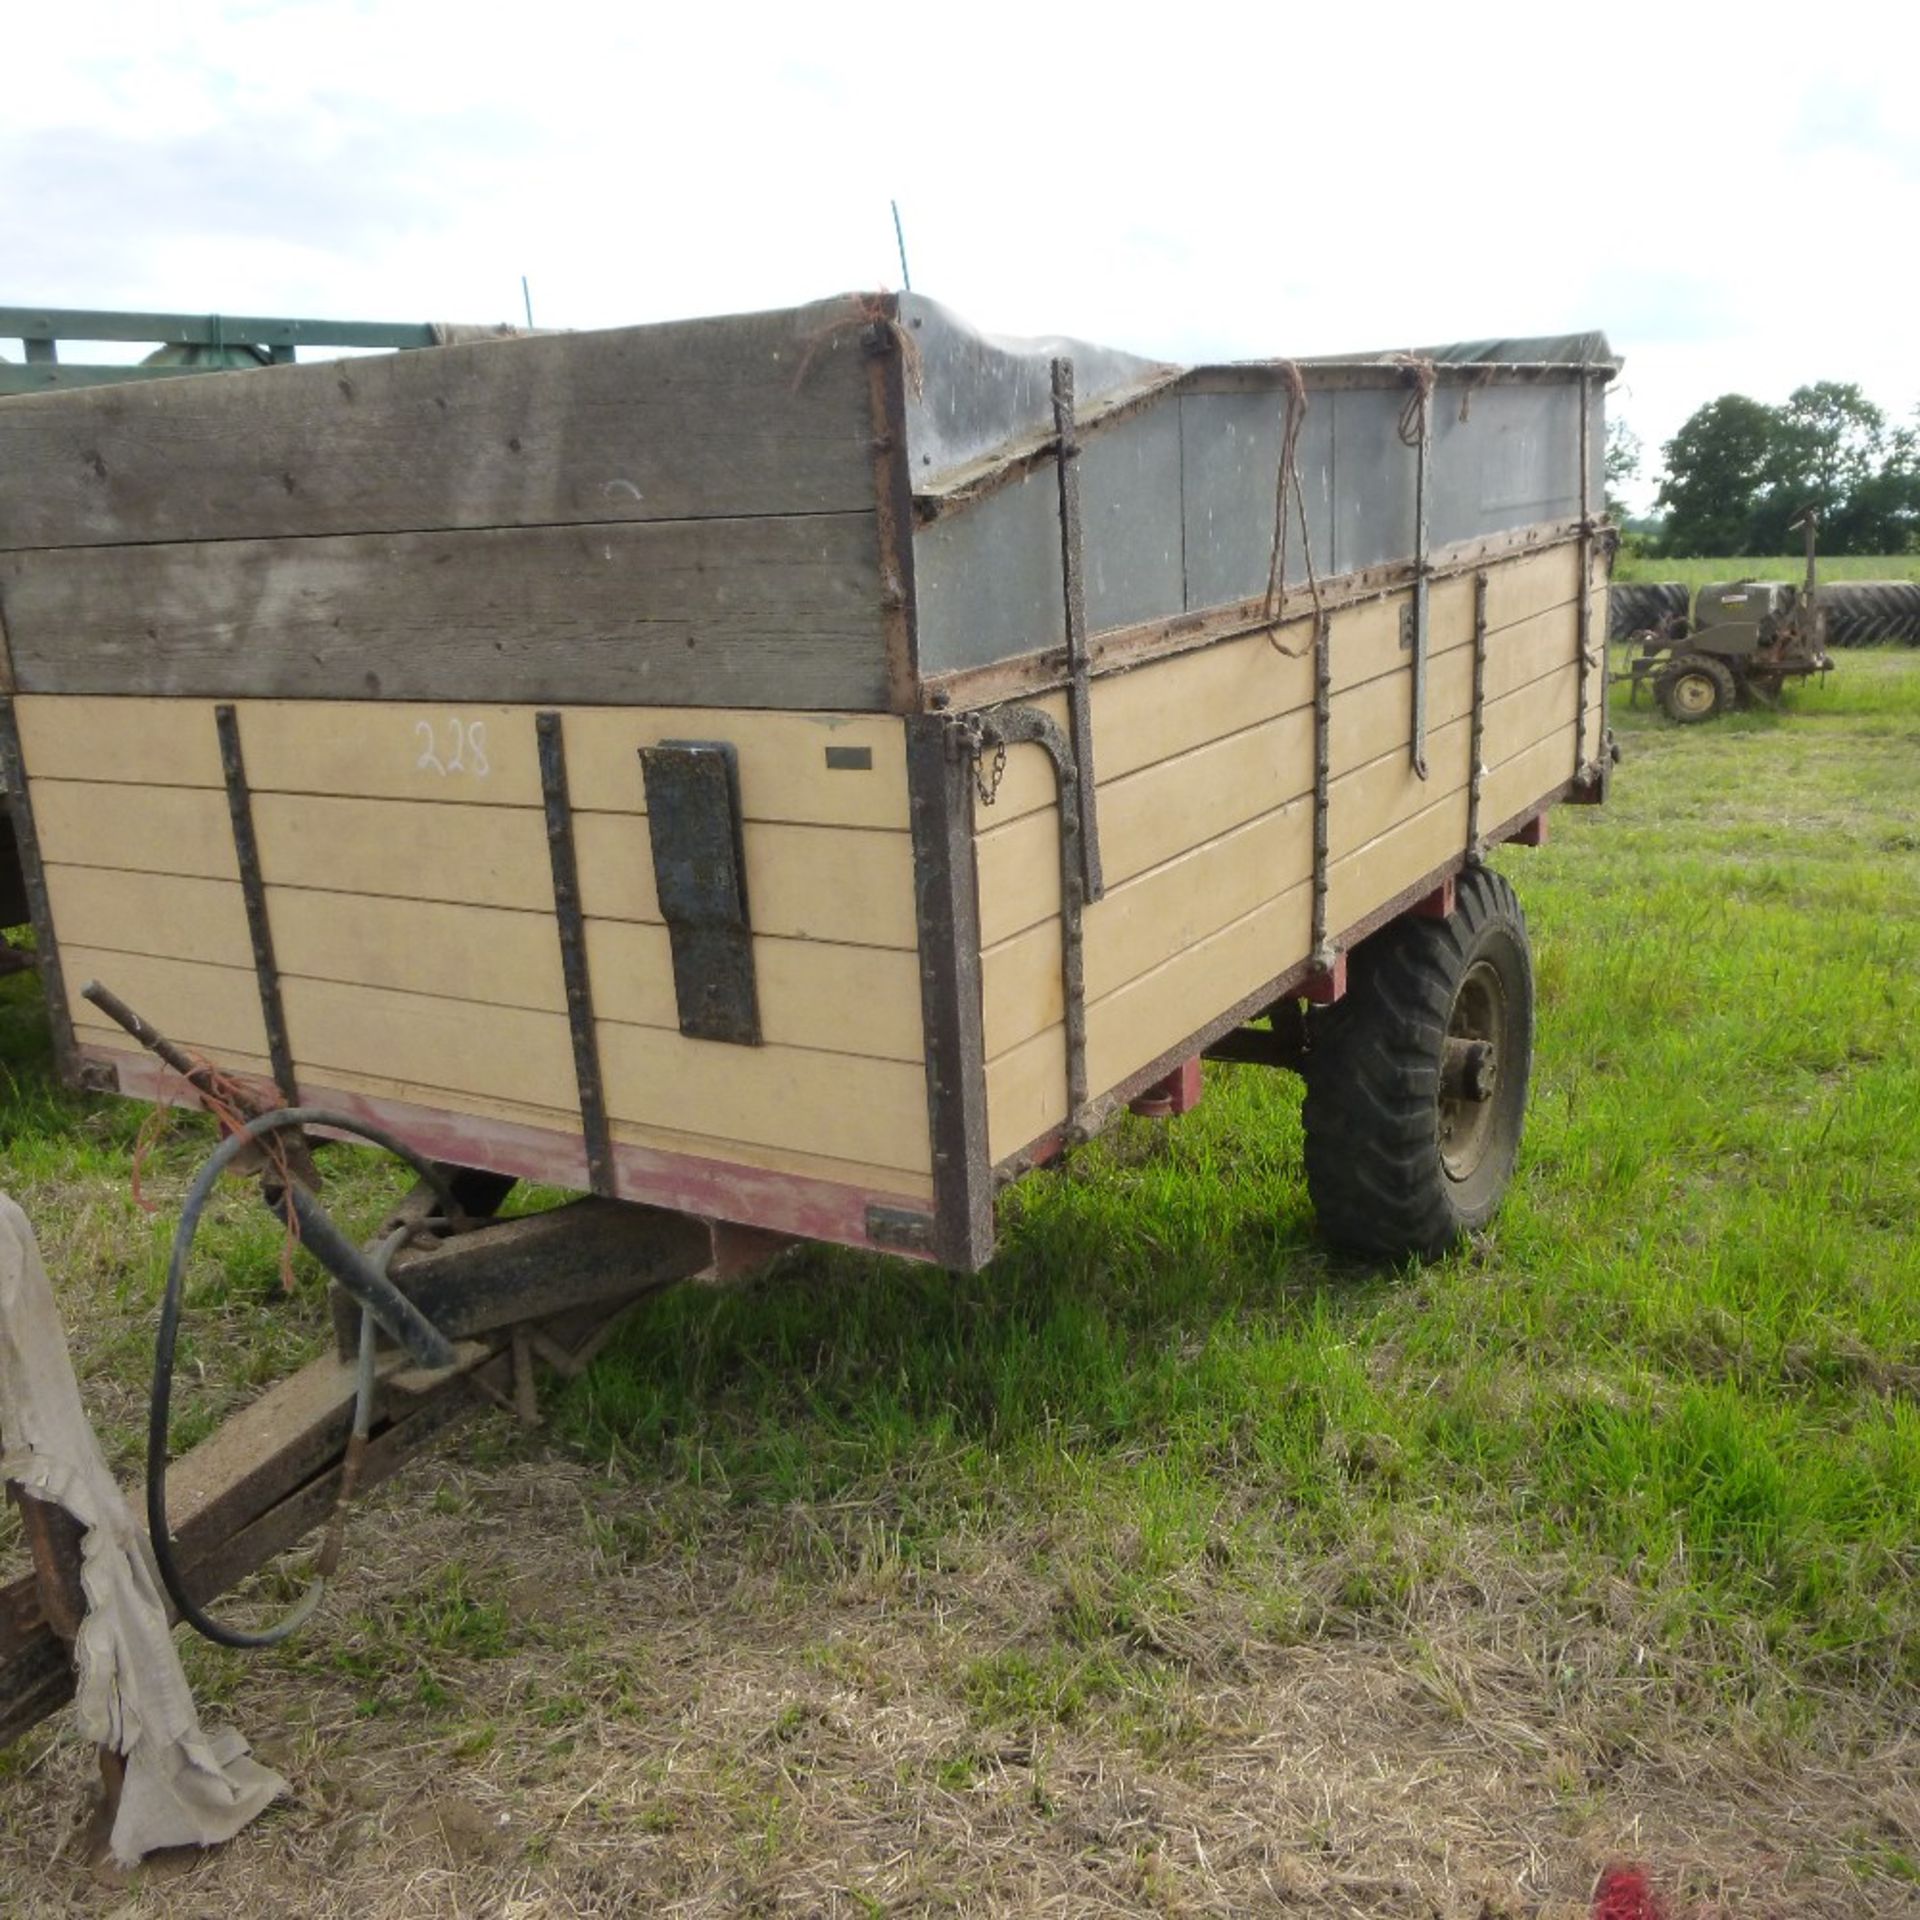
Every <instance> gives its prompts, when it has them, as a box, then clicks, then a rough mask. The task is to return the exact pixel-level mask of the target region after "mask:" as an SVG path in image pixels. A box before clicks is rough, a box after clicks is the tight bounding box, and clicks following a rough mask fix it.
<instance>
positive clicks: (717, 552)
mask: <svg viewBox="0 0 1920 1920" xmlns="http://www.w3.org/2000/svg"><path fill="white" fill-rule="evenodd" d="M206 384H207V385H210V386H212V385H218V384H220V383H219V382H213V381H210V382H207V383H206ZM876 540H877V535H876V532H875V526H874V518H873V515H872V514H871V513H854V514H833V515H816V516H808V517H804V518H795V519H782V520H747V519H714V520H683V521H667V522H653V523H641V524H635V525H626V526H602V527H494V528H482V529H476V530H474V531H471V532H459V533H396V534H355V535H345V536H339V537H330V538H325V539H290V540H209V541H205V542H202V543H201V544H198V545H168V546H139V547H113V548H104V549H103V548H91V549H89V548H66V549H64V550H51V551H41V552H27V553H13V554H6V555H0V598H4V601H5V605H6V609H7V631H8V636H9V640H10V643H11V647H12V654H13V665H14V673H15V676H16V679H17V681H18V684H19V686H20V688H21V690H22V691H24V692H28V693H103V694H106V693H117V694H128V693H134V694H139V693H148V694H168V695H198V696H201V697H207V698H214V697H217V698H222V699H240V698H245V697H249V696H251V697H273V698H285V697H288V696H301V697H306V698H314V699H367V698H385V699H397V700H428V701H435V702H452V703H474V702H482V703H486V702H494V701H537V702H540V703H541V704H543V705H551V704H562V703H565V702H569V701H578V702H582V703H600V702H615V703H620V704H625V705H652V706H679V705H703V706H728V707H735V706H737V707H782V706H784V707H844V708H873V709H883V708H884V707H885V706H886V704H887V685H886V671H885V660H884V635H883V631H882V624H881V608H880V578H879V561H878V549H877V545H876Z"/></svg>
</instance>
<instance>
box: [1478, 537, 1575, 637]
mask: <svg viewBox="0 0 1920 1920" xmlns="http://www.w3.org/2000/svg"><path fill="white" fill-rule="evenodd" d="M1579 598H1580V549H1579V546H1578V545H1577V544H1576V543H1574V542H1571V541H1569V542H1568V543H1567V544H1566V545H1565V546H1559V547H1549V548H1548V549H1547V551H1546V552H1545V553H1537V554H1531V555H1529V556H1528V557H1527V558H1526V559H1525V560H1519V561H1509V562H1506V563H1505V564H1503V565H1500V566H1496V567H1490V568H1488V569H1487V631H1488V632H1489V633H1496V632H1498V631H1499V630H1500V629H1501V628H1502V627H1512V626H1518V625H1519V624H1520V622H1521V621H1523V620H1530V619H1532V617H1533V616H1534V615H1535V614H1536V613H1544V612H1546V610H1547V609H1548V608H1549V607H1564V606H1571V605H1572V604H1573V603H1574V602H1575V601H1577V600H1578V599H1579Z"/></svg>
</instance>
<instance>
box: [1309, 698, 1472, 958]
mask: <svg viewBox="0 0 1920 1920" xmlns="http://www.w3.org/2000/svg"><path fill="white" fill-rule="evenodd" d="M1472 736H1473V729H1472V726H1471V725H1470V723H1469V721H1468V720H1467V718H1466V717H1465V716H1464V715H1463V716H1461V717H1460V718H1459V719H1456V720H1452V721H1449V722H1448V723H1447V724H1446V725H1445V726H1439V727H1435V728H1433V729H1432V730H1431V731H1429V733H1428V734H1427V768H1428V773H1427V778H1426V779H1424V780H1422V779H1421V778H1420V777H1419V775H1418V774H1416V773H1415V772H1414V770H1413V764H1412V762H1411V760H1409V758H1408V757H1407V753H1406V750H1405V749H1404V748H1402V749H1401V750H1400V751H1399V752H1397V753H1387V754H1383V755H1382V756H1381V757H1380V758H1379V759H1377V760H1372V761H1369V762H1368V763H1367V765H1365V766H1364V767H1361V768H1359V769H1358V770H1357V771H1355V772H1353V773H1350V774H1348V775H1347V776H1346V777H1345V778H1344V779H1341V780H1336V781H1335V782H1334V783H1333V787H1332V789H1331V793H1330V796H1329V801H1328V807H1327V853H1328V858H1329V859H1330V860H1331V861H1334V862H1336V863H1337V862H1338V861H1340V860H1343V859H1345V858H1346V856H1347V855H1348V854H1350V853H1354V852H1356V851H1357V850H1358V849H1360V848H1362V847H1364V846H1366V845H1367V843H1368V842H1369V841H1372V840H1377V839H1378V838H1379V837H1380V836H1381V835H1382V834H1383V833H1390V832H1391V831H1392V830H1393V829H1394V828H1395V827H1397V826H1398V825H1399V824H1400V823H1401V822H1402V821H1403V820H1410V819H1412V818H1413V816H1414V815H1415V814H1417V813H1424V812H1425V811H1426V810H1427V808H1429V807H1430V806H1432V805H1433V804H1434V803H1435V802H1436V801H1438V800H1439V799H1441V798H1442V797H1443V796H1445V795H1447V794H1449V793H1451V792H1453V790H1454V789H1455V788H1456V787H1457V788H1459V789H1460V790H1461V791H1462V792H1464V791H1465V790H1466V786H1467V775H1468V772H1469V768H1468V755H1469V752H1470V750H1471V748H1472V744H1473V737H1472ZM1464 818H1465V816H1464V815H1463V816H1462V819H1463V820H1464ZM1461 845H1462V847H1464V846H1465V845H1466V829H1465V827H1464V825H1463V826H1462V828H1461ZM1393 891H1394V889H1393V888H1391V887H1384V888H1382V889H1381V891H1380V894H1379V900H1385V899H1387V898H1389V897H1390V896H1391V894H1392V893H1393ZM1379 900H1375V901H1373V902H1370V903H1369V904H1370V905H1376V906H1377V905H1378V904H1379ZM1338 924H1339V922H1338V921H1337V920H1336V919H1334V918H1333V917H1332V916H1331V909H1330V910H1329V925H1331V926H1336V927H1337V926H1338Z"/></svg>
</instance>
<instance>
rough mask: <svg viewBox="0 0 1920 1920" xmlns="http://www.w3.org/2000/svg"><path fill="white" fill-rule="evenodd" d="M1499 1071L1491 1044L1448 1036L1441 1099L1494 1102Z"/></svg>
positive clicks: (1441, 1074)
mask: <svg viewBox="0 0 1920 1920" xmlns="http://www.w3.org/2000/svg"><path fill="white" fill-rule="evenodd" d="M1499 1071H1500V1069H1499V1062H1498V1059H1497V1058H1496V1056H1495V1053H1494V1048H1493V1042H1492V1041H1490V1040H1459V1039H1456V1038H1454V1036H1453V1035H1452V1034H1449V1035H1448V1036H1447V1046H1446V1052H1445V1053H1444V1055H1443V1056H1442V1057H1441V1061H1440V1094H1441V1098H1442V1099H1446V1100H1491V1099H1492V1098H1493V1089H1494V1087H1495V1085H1496V1083H1497V1082H1498V1080H1499Z"/></svg>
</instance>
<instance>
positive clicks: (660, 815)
mask: <svg viewBox="0 0 1920 1920" xmlns="http://www.w3.org/2000/svg"><path fill="white" fill-rule="evenodd" d="M640 767H641V772H642V774H643V775H644V777H645V780H646V786H647V833H648V836H649V838H650V840H651V842H652V846H653V877H654V887H655V890H656V892H657V893H658V894H659V897H660V917H661V918H662V919H663V920H664V921H666V923H667V936H668V939H669V940H670V941H671V943H672V948H673V991H674V1000H675V1002H676V1004H677V1007H678V1010H679V1015H680V1031H681V1032H682V1033H684V1034H686V1035H687V1036H688V1037H689V1038H690V1039H694V1040H719V1041H724V1042H725V1043H727V1044H728V1045H730V1046H736V1047H757V1046H759V1045H760V1001H759V995H758V992H757V991H756V988H755V984H754V970H753V923H752V921H751V920H750V919H749V917H748V914H747V860H746V851H745V845H746V843H745V840H744V837H743V830H742V825H741V814H740V768H739V762H738V758H737V756H736V754H735V752H734V749H733V748H732V746H731V745H729V744H728V743H727V742H726V741H724V740H663V741H661V742H660V744H659V745H658V746H653V747H642V748H641V749H640Z"/></svg>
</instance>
